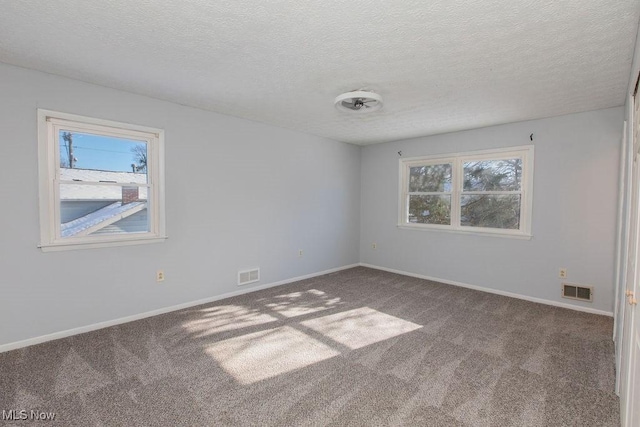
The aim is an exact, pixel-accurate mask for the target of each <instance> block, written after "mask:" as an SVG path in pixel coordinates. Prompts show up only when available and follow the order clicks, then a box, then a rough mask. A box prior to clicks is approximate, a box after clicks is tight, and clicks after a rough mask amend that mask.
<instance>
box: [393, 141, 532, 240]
mask: <svg viewBox="0 0 640 427" xmlns="http://www.w3.org/2000/svg"><path fill="white" fill-rule="evenodd" d="M400 186H401V188H400V209H399V211H400V220H399V224H398V225H399V226H401V227H408V228H418V229H439V230H448V231H458V232H471V233H490V234H497V235H505V236H512V237H524V238H527V237H530V236H531V203H532V195H533V146H532V145H528V146H522V147H512V148H506V149H496V150H485V151H477V152H468V153H457V154H447V155H438V156H428V157H419V158H418V157H415V158H406V159H401V160H400Z"/></svg>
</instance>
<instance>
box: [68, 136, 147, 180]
mask: <svg viewBox="0 0 640 427" xmlns="http://www.w3.org/2000/svg"><path fill="white" fill-rule="evenodd" d="M58 143H59V147H60V153H59V155H60V173H61V175H64V174H65V173H66V174H67V175H69V174H70V175H73V177H72V179H76V180H81V181H113V182H143V183H146V182H147V144H146V143H145V142H143V141H135V140H129V139H124V138H116V137H111V136H102V135H93V134H89V133H82V132H69V131H65V130H61V131H60V133H59V135H58ZM69 171H71V172H69ZM81 171H91V173H82V172H81ZM99 172H102V173H99ZM103 175H104V176H103ZM133 175H136V177H135V178H134V177H132V176H133ZM63 179H64V178H63Z"/></svg>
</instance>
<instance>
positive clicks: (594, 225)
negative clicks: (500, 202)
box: [360, 101, 624, 312]
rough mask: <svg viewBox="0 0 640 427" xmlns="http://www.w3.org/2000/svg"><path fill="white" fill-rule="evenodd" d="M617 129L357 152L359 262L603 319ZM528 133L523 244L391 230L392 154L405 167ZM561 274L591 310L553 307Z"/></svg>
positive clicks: (606, 115) (584, 124) (491, 136)
mask: <svg viewBox="0 0 640 427" xmlns="http://www.w3.org/2000/svg"><path fill="white" fill-rule="evenodd" d="M523 102H526V101H523ZM623 120H624V117H623V108H622V107H618V108H611V109H606V110H600V111H592V112H587V113H581V114H573V115H567V116H561V117H554V118H549V119H543V120H534V121H528V122H521V123H513V124H508V125H503V126H495V127H489V128H484V129H477V130H472V131H466V132H457V133H450V134H444V135H438V136H432V137H426V138H417V139H411V140H404V141H398V142H393V143H387V144H381V145H374V146H367V147H364V148H363V150H362V184H361V191H362V194H361V203H362V207H361V209H362V218H361V233H360V236H361V242H360V258H361V261H362V262H363V263H368V264H373V265H377V266H381V267H386V268H392V269H397V270H402V271H406V272H410V273H414V274H421V275H425V276H431V277H436V278H440V279H447V280H452V281H457V282H462V283H466V284H471V285H476V286H483V287H487V288H492V289H496V290H502V291H507V292H513V293H517V294H521V295H525V296H531V297H536V298H542V299H545V300H551V301H557V302H564V303H574V304H577V305H583V306H585V307H592V308H594V309H598V310H604V311H607V312H612V311H613V298H614V296H613V294H614V287H613V281H614V246H615V244H614V241H615V233H616V209H617V199H618V163H619V150H620V140H621V135H622V128H623V126H622V123H623ZM531 133H533V134H534V141H533V144H534V145H535V169H534V171H535V172H534V190H533V223H532V233H533V238H532V239H531V240H517V239H508V238H500V237H491V236H474V235H466V234H454V233H447V232H438V231H417V230H407V229H400V228H398V227H397V218H398V179H399V178H398V167H399V166H398V158H399V156H398V151H400V150H401V151H402V156H404V157H412V156H422V155H429V154H439V153H455V152H461V151H467V150H481V149H489V148H496V147H510V146H517V145H526V144H531V143H532V142H531V141H530V139H529V135H530V134H531ZM374 242H375V243H377V249H375V250H374V249H372V247H371V244H372V243H374ZM560 267H565V268H567V269H568V279H567V281H570V282H575V283H579V284H584V285H593V286H594V287H595V292H594V296H595V297H594V302H593V303H585V302H574V301H572V300H568V299H563V298H561V296H560V284H561V282H562V281H561V280H560V279H558V269H559V268H560Z"/></svg>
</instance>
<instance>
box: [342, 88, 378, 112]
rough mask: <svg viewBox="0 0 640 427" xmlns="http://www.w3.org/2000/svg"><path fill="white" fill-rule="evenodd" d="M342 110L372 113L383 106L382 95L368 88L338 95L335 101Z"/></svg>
mask: <svg viewBox="0 0 640 427" xmlns="http://www.w3.org/2000/svg"><path fill="white" fill-rule="evenodd" d="M334 103H335V106H336V108H337V109H338V110H340V111H345V112H348V113H360V114H362V113H372V112H374V111H378V110H379V109H381V108H382V97H381V96H380V95H378V94H377V93H374V92H370V91H366V90H354V91H351V92H345V93H343V94H341V95H338V96H337V97H336V99H335V101H334Z"/></svg>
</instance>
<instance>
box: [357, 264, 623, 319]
mask: <svg viewBox="0 0 640 427" xmlns="http://www.w3.org/2000/svg"><path fill="white" fill-rule="evenodd" d="M360 266H361V267H368V268H373V269H376V270H382V271H388V272H389V273H395V274H401V275H403V276H410V277H416V278H418V279H426V280H431V281H433V282H440V283H445V284H447V285H453V286H460V287H462V288H468V289H474V290H476V291H482V292H489V293H492V294H497V295H502V296H505V297H511V298H517V299H522V300H525V301H531V302H537V303H540V304H546V305H552V306H555V307H562V308H568V309H570V310H576V311H583V312H585V313H591V314H600V315H602V316H609V317H613V313H612V312H611V311H604V310H597V309H595V308H589V307H581V306H579V305H573V304H567V303H564V302H558V301H551V300H547V299H542V298H536V297H530V296H527V295H521V294H516V293H513V292H507V291H501V290H499V289H491V288H485V287H483V286H476V285H470V284H468V283H462V282H456V281H454V280H448V279H440V278H438V277H431V276H425V275H423V274H416V273H409V272H408V271H402V270H395V269H393V268H387V267H380V266H378V265H373V264H367V263H363V262H361V263H360Z"/></svg>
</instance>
